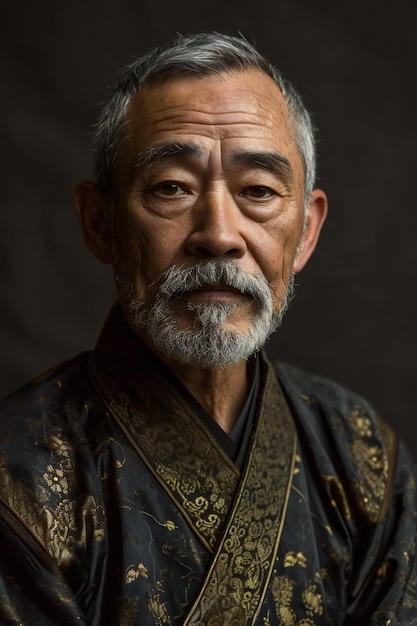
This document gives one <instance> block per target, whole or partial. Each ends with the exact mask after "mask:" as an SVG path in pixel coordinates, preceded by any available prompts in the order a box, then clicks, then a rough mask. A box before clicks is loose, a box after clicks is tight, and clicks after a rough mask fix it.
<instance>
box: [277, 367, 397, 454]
mask: <svg viewBox="0 0 417 626" xmlns="http://www.w3.org/2000/svg"><path fill="white" fill-rule="evenodd" d="M274 368H275V372H276V375H277V378H278V380H279V382H280V384H281V386H282V388H283V390H284V393H285V396H286V398H287V401H288V403H289V405H290V407H291V409H292V412H293V415H294V418H295V421H296V422H297V424H298V425H299V428H300V429H301V430H303V431H306V432H311V431H312V430H316V431H317V433H319V436H320V440H321V441H324V440H328V443H329V444H331V445H332V448H333V446H335V447H336V448H339V447H344V446H346V445H349V446H350V447H351V448H352V449H353V447H355V446H356V447H358V446H359V442H361V445H365V444H366V446H367V448H368V451H369V450H375V449H376V448H378V447H379V448H382V449H384V450H385V452H386V453H387V454H388V455H389V456H390V457H391V458H392V457H393V456H396V454H397V448H398V437H397V434H396V432H395V431H394V430H393V429H392V428H391V427H390V426H389V425H388V423H387V422H385V421H384V419H382V418H381V416H380V415H379V413H378V411H377V410H376V409H375V408H374V407H373V405H372V404H371V403H370V402H369V401H368V400H366V399H365V398H363V397H362V396H361V395H359V394H357V393H355V392H354V391H352V390H350V389H348V388H347V387H345V386H343V385H342V384H340V383H338V382H335V381H334V380H332V379H330V378H327V377H324V376H318V375H316V374H312V373H310V372H307V371H305V370H303V369H301V368H299V367H296V366H293V365H289V364H286V363H274Z"/></svg>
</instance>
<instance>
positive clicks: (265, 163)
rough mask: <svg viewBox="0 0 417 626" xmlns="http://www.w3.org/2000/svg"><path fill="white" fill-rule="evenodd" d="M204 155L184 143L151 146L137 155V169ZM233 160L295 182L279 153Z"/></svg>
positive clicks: (247, 153) (238, 156)
mask: <svg viewBox="0 0 417 626" xmlns="http://www.w3.org/2000/svg"><path fill="white" fill-rule="evenodd" d="M202 154H203V152H202V150H201V148H200V147H199V146H197V145H196V144H193V143H186V142H183V141H178V142H175V143H167V144H161V145H159V146H150V147H147V148H144V149H143V150H141V151H140V152H139V153H138V154H137V156H136V159H135V167H137V168H141V169H144V170H146V169H147V168H148V167H150V166H151V165H153V164H154V163H157V162H160V161H163V160H165V159H171V158H175V157H188V156H191V157H194V158H201V156H202ZM231 160H232V163H236V164H243V165H247V166H249V167H251V168H260V169H264V170H267V171H269V172H272V173H273V174H274V175H275V176H277V177H278V178H280V179H282V181H283V182H284V184H286V185H290V184H291V183H292V182H293V180H294V172H293V169H292V167H291V164H290V162H289V160H288V159H287V158H286V157H284V156H283V155H282V154H280V153H279V152H270V151H252V150H243V151H239V152H236V153H235V154H233V155H232V159H231Z"/></svg>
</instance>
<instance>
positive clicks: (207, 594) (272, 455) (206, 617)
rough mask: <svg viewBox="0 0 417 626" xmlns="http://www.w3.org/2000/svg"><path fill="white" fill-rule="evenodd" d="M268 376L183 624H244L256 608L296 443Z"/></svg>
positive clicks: (284, 503) (274, 547) (277, 535)
mask: <svg viewBox="0 0 417 626" xmlns="http://www.w3.org/2000/svg"><path fill="white" fill-rule="evenodd" d="M271 378H272V377H271V376H269V377H268V379H267V381H266V384H265V391H264V399H263V400H264V401H263V411H262V413H261V414H260V416H259V425H258V429H257V435H256V437H255V440H254V442H253V446H252V450H251V453H250V456H249V460H248V464H247V469H246V472H245V475H244V476H243V478H242V484H241V488H240V491H239V493H238V495H237V498H236V502H235V505H234V508H233V510H232V513H231V516H230V521H229V524H228V527H227V528H226V531H225V535H224V537H223V541H222V544H221V546H220V548H219V550H218V552H217V556H216V558H215V559H214V561H213V564H212V567H211V569H210V571H209V573H208V575H207V578H206V583H205V585H204V586H203V588H202V590H201V591H200V594H199V597H198V599H197V601H196V603H195V605H194V608H193V609H192V610H191V612H190V615H189V617H188V619H187V620H186V621H185V623H184V626H200V625H202V624H204V625H206V624H207V625H210V626H215V625H216V626H217V624H218V625H219V626H220V624H236V625H239V626H243V625H244V624H247V625H249V624H252V623H254V620H256V618H257V615H258V613H259V611H260V607H261V603H262V601H263V597H264V595H265V592H266V589H267V587H268V583H269V579H270V576H271V574H272V569H273V567H274V563H275V559H276V554H277V550H278V545H279V540H280V536H281V530H282V525H283V521H284V518H285V512H286V507H287V504H288V496H289V488H290V486H291V479H292V472H293V464H294V461H295V443H296V435H295V431H294V427H293V423H292V419H291V416H290V413H289V410H288V407H287V406H286V403H285V400H284V398H283V396H282V393H281V391H280V389H279V386H278V384H277V383H276V381H275V380H271Z"/></svg>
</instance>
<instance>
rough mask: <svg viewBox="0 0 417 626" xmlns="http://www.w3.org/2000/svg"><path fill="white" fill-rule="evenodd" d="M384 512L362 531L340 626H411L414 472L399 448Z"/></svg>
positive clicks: (416, 501) (415, 591)
mask: <svg viewBox="0 0 417 626" xmlns="http://www.w3.org/2000/svg"><path fill="white" fill-rule="evenodd" d="M390 494H391V495H390V502H389V504H388V508H387V513H386V516H385V518H384V519H383V520H381V521H380V522H379V523H378V524H376V525H375V527H374V528H373V529H372V531H369V529H365V528H364V529H363V535H364V540H363V542H361V545H362V558H361V566H360V568H359V570H358V573H357V578H356V580H355V584H354V586H353V587H352V588H351V601H350V605H349V610H348V614H347V616H346V625H349V626H377V625H382V624H383V625H384V626H388V625H389V626H406V625H407V626H417V558H416V549H417V485H416V470H415V467H414V465H413V463H412V461H411V459H410V457H409V455H408V453H407V451H406V449H405V448H404V446H403V445H402V444H401V443H400V445H399V450H398V457H397V463H396V469H395V475H394V478H393V485H392V490H391V492H390Z"/></svg>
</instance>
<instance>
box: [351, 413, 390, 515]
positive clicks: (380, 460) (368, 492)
mask: <svg viewBox="0 0 417 626" xmlns="http://www.w3.org/2000/svg"><path fill="white" fill-rule="evenodd" d="M349 423H350V425H351V427H352V432H353V441H352V442H351V444H350V453H351V456H352V460H353V461H354V463H355V465H356V466H357V468H358V476H359V477H360V478H359V479H358V480H356V481H355V482H354V483H353V487H354V490H355V492H356V497H357V501H358V503H359V505H360V507H361V508H362V509H363V510H364V511H365V513H366V514H367V516H368V519H369V520H370V521H372V522H377V521H378V519H381V518H382V517H383V515H384V513H385V511H384V510H383V503H384V499H385V495H386V491H387V486H388V474H389V461H388V456H387V453H386V450H385V449H384V448H383V447H382V446H381V443H380V440H378V439H377V438H376V436H375V432H374V427H373V424H372V422H371V420H370V419H369V417H367V415H366V414H365V412H364V411H363V409H362V408H361V407H355V408H354V409H353V410H352V412H351V414H350V415H349Z"/></svg>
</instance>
